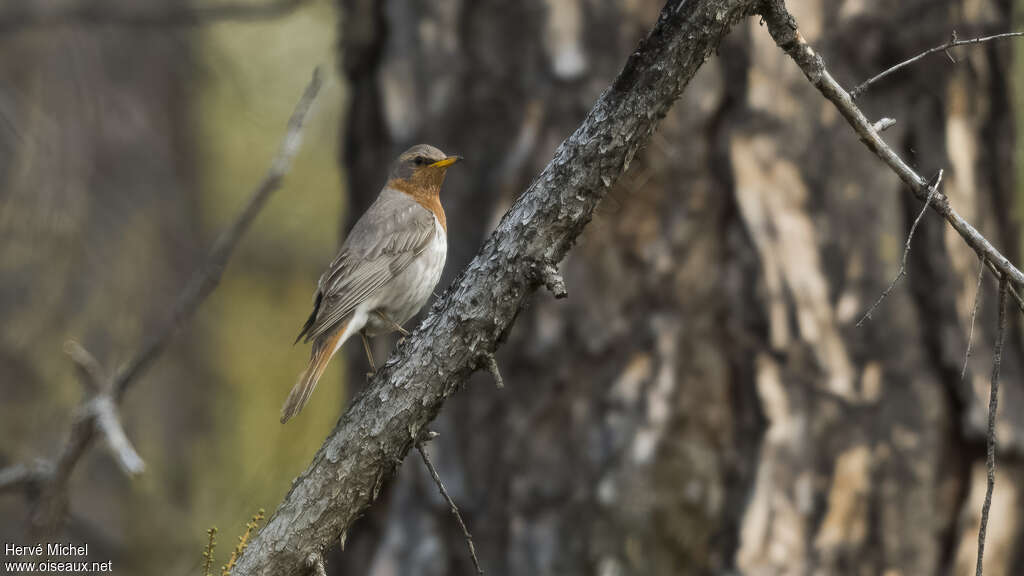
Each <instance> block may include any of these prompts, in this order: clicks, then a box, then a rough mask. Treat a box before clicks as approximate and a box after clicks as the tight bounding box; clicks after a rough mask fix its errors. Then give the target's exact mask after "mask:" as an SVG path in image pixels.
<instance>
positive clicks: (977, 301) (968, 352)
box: [960, 258, 985, 382]
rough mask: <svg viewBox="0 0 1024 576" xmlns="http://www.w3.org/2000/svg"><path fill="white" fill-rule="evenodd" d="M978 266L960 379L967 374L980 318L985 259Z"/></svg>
mask: <svg viewBox="0 0 1024 576" xmlns="http://www.w3.org/2000/svg"><path fill="white" fill-rule="evenodd" d="M980 264H981V265H980V266H978V285H977V287H976V288H975V289H974V308H973V309H972V310H971V330H970V332H968V334H967V350H966V351H965V352H964V367H963V368H961V369H960V381H961V382H962V381H963V379H964V378H965V377H966V376H967V361H968V360H970V359H971V344H973V343H974V321H975V320H977V318H978V307H979V305H980V304H981V280H982V279H983V278H984V277H985V259H984V258H982V259H981V262H980Z"/></svg>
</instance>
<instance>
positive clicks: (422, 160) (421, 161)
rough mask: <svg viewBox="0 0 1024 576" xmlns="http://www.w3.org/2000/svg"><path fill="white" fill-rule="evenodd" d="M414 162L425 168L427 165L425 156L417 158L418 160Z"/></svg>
mask: <svg viewBox="0 0 1024 576" xmlns="http://www.w3.org/2000/svg"><path fill="white" fill-rule="evenodd" d="M413 162H415V163H416V165H417V166H423V165H424V164H426V163H427V159H426V158H424V157H423V156H417V157H416V159H415V160H413Z"/></svg>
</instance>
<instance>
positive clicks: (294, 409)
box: [281, 321, 348, 424]
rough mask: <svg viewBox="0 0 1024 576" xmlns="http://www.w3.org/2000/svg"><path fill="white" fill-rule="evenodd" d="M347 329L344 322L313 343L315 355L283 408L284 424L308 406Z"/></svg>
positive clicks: (282, 421)
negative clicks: (307, 403)
mask: <svg viewBox="0 0 1024 576" xmlns="http://www.w3.org/2000/svg"><path fill="white" fill-rule="evenodd" d="M347 327H348V321H345V322H342V323H341V325H340V326H339V327H338V329H337V330H335V331H334V332H333V333H332V334H330V335H328V336H326V337H324V338H318V339H317V340H316V341H315V342H314V343H313V353H312V354H311V355H310V358H309V364H308V365H307V366H306V369H305V370H304V371H303V372H302V374H300V375H299V381H298V382H296V383H295V386H293V387H292V391H291V392H289V393H288V399H287V400H285V401H284V406H282V407H281V423H282V424H284V423H285V422H287V421H288V420H289V419H290V418H291V417H292V416H295V415H296V414H298V413H299V411H301V410H302V407H303V406H305V405H306V402H309V397H310V395H311V394H313V390H314V389H315V388H316V383H317V382H318V381H319V380H320V376H322V375H323V373H324V369H326V368H327V363H328V362H330V361H331V357H332V356H334V352H335V350H337V349H338V344H339V340H340V339H341V337H342V335H343V334H344V333H345V328H347Z"/></svg>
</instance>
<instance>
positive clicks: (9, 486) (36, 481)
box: [0, 462, 53, 494]
mask: <svg viewBox="0 0 1024 576" xmlns="http://www.w3.org/2000/svg"><path fill="white" fill-rule="evenodd" d="M52 476H53V466H51V465H50V464H49V463H47V462H37V463H36V464H35V465H32V466H25V465H24V464H15V465H13V466H8V467H7V468H4V469H3V470H0V494H3V493H5V492H22V493H27V494H32V493H38V492H39V491H40V490H41V489H42V487H43V485H44V484H46V483H47V482H48V481H49V479H50V477H52Z"/></svg>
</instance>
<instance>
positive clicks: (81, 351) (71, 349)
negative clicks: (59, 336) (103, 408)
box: [64, 340, 110, 394]
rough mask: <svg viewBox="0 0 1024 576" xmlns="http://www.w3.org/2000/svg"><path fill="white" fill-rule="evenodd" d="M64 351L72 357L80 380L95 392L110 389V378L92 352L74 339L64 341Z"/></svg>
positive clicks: (86, 387)
mask: <svg viewBox="0 0 1024 576" xmlns="http://www.w3.org/2000/svg"><path fill="white" fill-rule="evenodd" d="M64 353H65V354H67V355H68V356H69V357H70V358H71V362H73V363H74V365H75V370H76V371H77V372H78V380H79V382H81V383H82V386H84V387H85V389H86V390H88V391H89V392H92V393H93V394H99V393H101V392H104V391H107V390H110V378H109V377H108V376H107V373H106V371H104V370H103V366H101V365H100V363H99V361H98V360H96V358H95V357H93V355H92V353H90V352H89V351H88V350H86V349H85V348H83V347H82V345H81V344H79V343H78V342H75V341H74V340H68V341H67V342H65V343H64Z"/></svg>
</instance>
